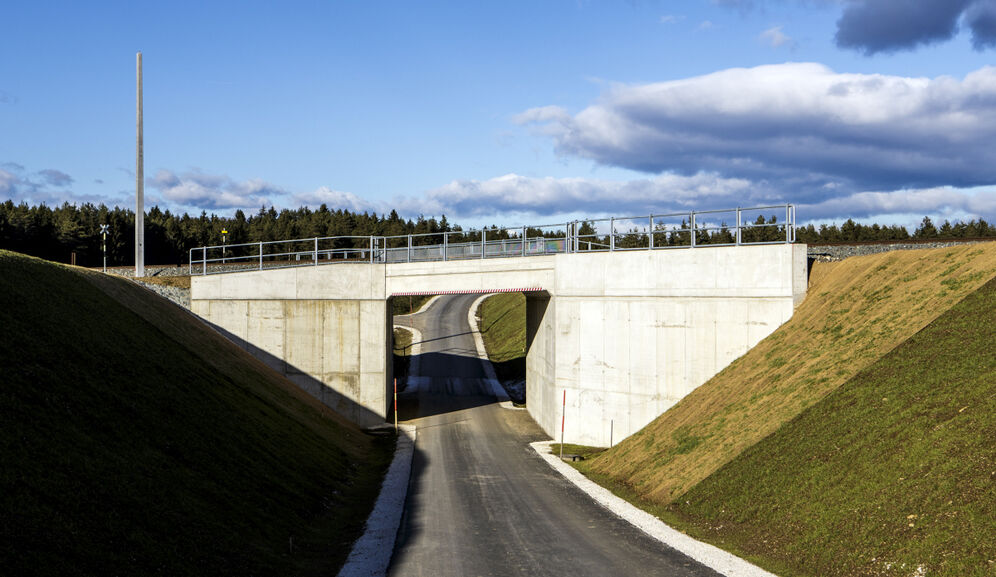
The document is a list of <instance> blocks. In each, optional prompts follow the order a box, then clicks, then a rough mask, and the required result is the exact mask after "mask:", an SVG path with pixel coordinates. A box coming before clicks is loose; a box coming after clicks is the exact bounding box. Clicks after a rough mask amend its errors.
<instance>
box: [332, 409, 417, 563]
mask: <svg viewBox="0 0 996 577" xmlns="http://www.w3.org/2000/svg"><path fill="white" fill-rule="evenodd" d="M415 436H416V435H415V426H414V425H401V426H400V427H399V431H398V444H397V448H395V450H394V460H393V461H391V467H390V468H389V469H388V470H387V474H386V475H385V476H384V482H383V484H381V486H380V495H379V496H378V497H377V503H376V504H375V505H374V508H373V511H371V512H370V516H369V517H368V518H367V526H366V528H365V529H364V530H363V536H362V537H360V538H359V539H358V540H357V541H356V543H353V550H352V551H350V553H349V558H347V559H346V564H345V565H343V566H342V569H340V570H339V577H380V576H382V575H386V574H387V566H388V565H390V563H391V555H392V554H393V553H394V541H395V540H396V539H397V537H398V528H399V527H400V526H401V514H402V513H403V512H404V509H405V498H406V497H407V495H408V480H409V478H410V477H411V471H412V456H413V455H414V454H415Z"/></svg>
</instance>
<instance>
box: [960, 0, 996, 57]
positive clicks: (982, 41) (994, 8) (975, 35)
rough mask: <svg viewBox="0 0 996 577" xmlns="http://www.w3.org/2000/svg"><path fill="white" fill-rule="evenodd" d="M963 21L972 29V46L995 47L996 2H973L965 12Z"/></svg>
mask: <svg viewBox="0 0 996 577" xmlns="http://www.w3.org/2000/svg"><path fill="white" fill-rule="evenodd" d="M965 23H966V24H968V27H969V28H971V29H972V47H973V48H975V49H976V50H984V49H986V48H996V2H975V3H973V4H972V6H971V7H970V8H969V9H968V10H967V11H966V12H965Z"/></svg>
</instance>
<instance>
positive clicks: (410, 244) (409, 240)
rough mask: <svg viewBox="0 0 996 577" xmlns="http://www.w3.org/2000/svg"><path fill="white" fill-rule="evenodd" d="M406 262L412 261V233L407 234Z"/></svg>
mask: <svg viewBox="0 0 996 577" xmlns="http://www.w3.org/2000/svg"><path fill="white" fill-rule="evenodd" d="M408 262H412V235H408Z"/></svg>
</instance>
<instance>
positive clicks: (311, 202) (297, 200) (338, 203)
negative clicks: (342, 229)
mask: <svg viewBox="0 0 996 577" xmlns="http://www.w3.org/2000/svg"><path fill="white" fill-rule="evenodd" d="M292 201H293V203H294V204H295V205H297V206H300V205H306V206H309V207H312V208H317V207H318V206H320V205H323V204H324V205H326V206H327V207H329V208H330V209H344V210H348V211H351V212H376V213H382V212H390V210H391V209H390V208H387V205H386V204H384V203H380V202H371V201H368V200H365V199H362V198H360V197H359V196H356V195H355V194H353V193H351V192H343V191H341V190H333V189H331V188H329V187H327V186H322V187H320V188H318V189H316V190H313V191H311V192H305V193H300V194H295V195H294V196H293V197H292Z"/></svg>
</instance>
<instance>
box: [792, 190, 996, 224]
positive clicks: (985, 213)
mask: <svg viewBox="0 0 996 577" xmlns="http://www.w3.org/2000/svg"><path fill="white" fill-rule="evenodd" d="M798 212H799V215H800V217H801V218H804V219H806V220H817V221H820V220H823V221H825V220H833V219H839V220H842V219H845V218H861V219H871V220H875V219H876V218H881V219H883V220H885V219H893V218H895V217H896V216H901V215H915V216H917V217H919V216H927V215H929V216H935V217H938V218H945V219H949V220H972V219H978V218H985V219H987V220H989V219H992V218H993V215H996V187H981V188H972V189H956V188H952V187H947V186H944V187H935V188H927V189H918V190H912V189H905V190H895V191H888V192H859V193H855V194H850V195H847V196H840V197H834V198H829V199H826V200H823V201H821V202H818V203H814V204H808V205H802V206H800V207H799V208H798ZM917 220H919V218H917Z"/></svg>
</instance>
